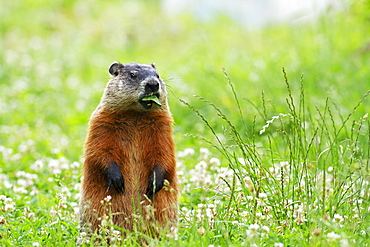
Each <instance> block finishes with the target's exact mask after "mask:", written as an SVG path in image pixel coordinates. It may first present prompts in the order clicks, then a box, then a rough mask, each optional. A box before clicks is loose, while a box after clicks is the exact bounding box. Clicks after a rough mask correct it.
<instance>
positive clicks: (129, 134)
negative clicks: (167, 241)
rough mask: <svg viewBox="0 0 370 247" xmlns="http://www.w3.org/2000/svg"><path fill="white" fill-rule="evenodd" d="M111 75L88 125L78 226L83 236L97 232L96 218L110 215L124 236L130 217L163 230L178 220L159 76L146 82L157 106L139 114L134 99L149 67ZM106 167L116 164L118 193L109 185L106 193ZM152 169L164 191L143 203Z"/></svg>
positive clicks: (128, 68) (98, 220)
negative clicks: (153, 88) (152, 85)
mask: <svg viewBox="0 0 370 247" xmlns="http://www.w3.org/2000/svg"><path fill="white" fill-rule="evenodd" d="M117 64H118V63H117ZM119 65H121V64H119ZM112 66H113V65H112ZM112 66H111V68H112ZM117 66H118V65H117ZM115 69H117V68H115ZM115 71H116V72H117V73H116V74H114V73H113V72H111V71H110V72H111V74H112V75H113V77H112V79H111V80H110V81H109V83H108V85H107V88H106V89H105V93H104V95H103V97H102V100H101V102H100V104H99V106H98V108H97V109H96V111H95V112H94V113H93V115H92V117H91V119H90V122H89V130H88V136H87V140H86V144H85V155H84V159H85V160H84V166H83V180H82V196H81V202H80V203H81V223H80V224H81V226H82V227H88V228H89V232H91V231H95V230H96V229H99V227H100V225H101V219H102V217H103V216H105V215H108V214H109V213H112V215H113V223H114V224H115V225H117V226H120V227H122V228H124V229H127V230H129V231H132V230H134V229H137V226H134V222H135V221H134V220H133V216H132V215H133V214H139V215H141V216H142V219H143V221H144V225H146V224H147V223H150V224H153V223H155V224H157V223H158V224H157V225H159V226H160V227H165V228H166V227H169V226H170V225H171V224H174V223H176V222H177V217H178V208H177V204H178V199H177V197H178V181H177V177H176V170H175V169H176V168H175V166H176V162H175V156H174V142H173V139H172V122H173V120H172V117H171V114H170V112H169V109H168V106H167V93H166V89H165V85H164V82H163V81H162V80H161V79H160V78H159V77H158V78H157V79H155V78H154V77H151V78H152V79H151V80H154V81H155V80H157V81H159V83H160V89H159V92H160V96H159V100H160V102H161V103H162V107H159V106H157V105H154V104H153V106H152V107H151V108H150V109H144V108H143V107H142V105H140V103H139V102H138V95H140V94H141V93H142V91H143V90H144V89H143V85H142V84H143V82H142V81H143V80H146V79H147V78H146V77H147V76H146V73H147V72H146V71H149V72H148V73H149V76H150V75H151V74H153V73H154V72H153V71H155V68H154V65H152V66H148V65H140V64H136V63H133V64H128V65H122V66H121V67H119V69H118V70H115ZM132 71H136V72H137V73H139V75H140V73H142V75H143V78H142V79H143V80H141V79H140V78H139V77H138V78H136V79H135V80H131V79H130V78H129V76H128V75H129V73H130V72H132ZM112 162H116V163H117V165H118V166H119V170H120V172H121V173H122V177H123V181H124V189H123V192H122V191H119V190H117V189H116V188H115V187H114V186H111V187H110V188H109V189H108V179H107V170H108V167H109V166H110V165H111V164H112ZM155 166H157V167H160V168H159V169H163V171H165V174H166V175H165V179H166V180H167V181H168V182H169V186H164V187H163V188H161V189H160V190H159V191H158V192H157V193H156V194H155V195H154V196H153V197H151V198H148V196H146V195H145V193H146V191H147V188H148V184H149V180H150V178H149V177H150V176H151V173H152V171H153V169H154V167H155ZM107 196H111V200H110V203H111V205H110V206H109V207H108V208H107V206H105V205H103V204H102V203H101V201H103V200H104V198H106V197H107ZM148 205H151V206H153V208H154V217H152V216H151V215H150V214H149V213H148V212H147V210H145V209H144V208H145V207H146V206H148ZM145 222H147V223H145ZM139 228H140V227H139ZM144 231H145V230H144Z"/></svg>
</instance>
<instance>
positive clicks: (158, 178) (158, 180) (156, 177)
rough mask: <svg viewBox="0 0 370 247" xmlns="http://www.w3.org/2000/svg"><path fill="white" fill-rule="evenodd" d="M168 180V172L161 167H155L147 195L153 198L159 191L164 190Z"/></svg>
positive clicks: (150, 177)
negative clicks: (165, 181) (165, 182)
mask: <svg viewBox="0 0 370 247" xmlns="http://www.w3.org/2000/svg"><path fill="white" fill-rule="evenodd" d="M165 179H166V171H165V170H163V169H162V168H161V167H159V166H155V167H154V168H153V170H152V172H151V174H150V176H149V183H148V188H147V190H146V192H145V194H146V195H147V196H148V198H152V197H153V196H154V195H155V194H156V193H157V192H158V191H160V190H161V189H162V188H163V184H164V180H165Z"/></svg>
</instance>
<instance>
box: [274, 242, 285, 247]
mask: <svg viewBox="0 0 370 247" xmlns="http://www.w3.org/2000/svg"><path fill="white" fill-rule="evenodd" d="M274 247H284V244H283V243H274Z"/></svg>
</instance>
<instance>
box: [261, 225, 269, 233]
mask: <svg viewBox="0 0 370 247" xmlns="http://www.w3.org/2000/svg"><path fill="white" fill-rule="evenodd" d="M261 229H262V231H264V232H269V231H270V228H269V227H268V226H262V227H261Z"/></svg>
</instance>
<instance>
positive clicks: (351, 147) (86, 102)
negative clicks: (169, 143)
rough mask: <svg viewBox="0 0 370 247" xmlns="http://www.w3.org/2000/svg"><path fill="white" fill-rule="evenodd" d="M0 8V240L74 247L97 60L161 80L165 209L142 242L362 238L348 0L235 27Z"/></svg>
mask: <svg viewBox="0 0 370 247" xmlns="http://www.w3.org/2000/svg"><path fill="white" fill-rule="evenodd" d="M364 2H366V1H364ZM1 5H2V6H1V8H0V16H1V20H0V35H1V38H0V54H1V56H0V209H1V210H0V245H1V246H75V241H76V239H77V236H78V220H77V216H78V201H79V189H80V175H81V168H82V163H81V156H82V149H83V143H84V139H85V136H86V129H87V123H88V120H89V117H90V114H91V113H92V111H93V110H94V109H95V107H96V106H97V104H98V103H99V100H100V97H101V95H102V92H103V90H104V87H105V84H106V82H107V81H108V79H109V76H108V71H107V68H108V66H109V65H110V64H111V63H112V62H113V61H120V62H122V63H128V62H131V61H137V62H140V63H151V62H155V63H156V67H157V69H158V71H159V73H160V75H161V77H162V78H164V79H165V81H166V83H167V85H168V88H169V101H170V106H171V111H172V114H173V117H174V119H175V125H174V130H175V133H174V139H175V142H176V144H177V160H178V173H179V177H180V181H181V188H182V192H181V197H180V215H181V217H180V221H179V224H178V228H179V229H178V235H177V236H170V237H168V238H165V239H163V240H162V241H159V240H156V239H153V240H150V242H151V243H152V245H153V246H369V245H370V236H369V235H370V195H369V193H370V184H369V183H370V167H369V163H370V159H369V156H370V149H369V143H370V131H369V125H370V122H369V118H368V113H369V109H370V107H369V105H370V104H369V100H370V99H369V97H368V94H369V89H370V75H369V68H370V49H369V45H368V44H369V43H368V42H370V40H369V37H368V33H369V28H370V22H369V21H368V20H367V19H366V11H364V10H362V12H361V11H360V12H361V15H359V14H358V13H359V10H361V8H360V7H358V6H355V7H357V8H353V9H348V10H346V11H343V12H341V13H332V12H328V13H326V14H325V15H324V16H323V17H322V18H320V19H318V20H316V21H315V22H310V23H294V24H291V25H274V26H269V27H265V28H263V29H261V30H248V29H247V28H245V27H242V26H240V25H238V24H236V23H233V22H232V21H230V20H228V19H227V18H225V17H219V18H217V19H215V20H214V21H212V22H211V23H203V22H199V21H197V20H196V19H194V18H192V17H191V16H188V15H181V16H176V17H170V16H166V15H164V14H162V13H161V10H160V9H159V7H158V6H157V4H155V2H154V1H153V3H149V2H145V1H136V2H125V1H109V2H108V1H94V0H88V1H52V2H50V1H30V0H23V1H20V0H14V1H5V2H2V3H1ZM364 13H365V14H364ZM194 95H196V96H195V97H194ZM111 234H112V233H111ZM115 237H116V238H119V236H115ZM136 240H137V234H135V233H133V234H132V236H131V237H130V238H127V239H125V240H123V244H125V245H127V246H139V244H138V243H136ZM87 246H89V244H87ZM91 246H93V244H91Z"/></svg>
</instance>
